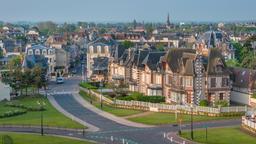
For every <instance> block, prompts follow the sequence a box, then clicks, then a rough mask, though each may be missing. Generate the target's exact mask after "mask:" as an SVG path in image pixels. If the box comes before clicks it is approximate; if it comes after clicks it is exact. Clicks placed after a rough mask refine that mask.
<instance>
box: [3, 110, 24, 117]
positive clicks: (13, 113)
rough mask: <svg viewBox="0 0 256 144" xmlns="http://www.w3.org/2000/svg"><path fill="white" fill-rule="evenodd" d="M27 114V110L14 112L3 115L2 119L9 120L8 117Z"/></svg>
mask: <svg viewBox="0 0 256 144" xmlns="http://www.w3.org/2000/svg"><path fill="white" fill-rule="evenodd" d="M25 113H27V111H26V110H14V111H7V112H5V113H3V114H1V115H0V118H7V117H12V116H17V115H22V114H25Z"/></svg>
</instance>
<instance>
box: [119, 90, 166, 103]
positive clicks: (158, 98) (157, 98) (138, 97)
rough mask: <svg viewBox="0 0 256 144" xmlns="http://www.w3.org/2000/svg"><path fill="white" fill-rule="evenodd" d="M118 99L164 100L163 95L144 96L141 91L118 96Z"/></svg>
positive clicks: (152, 101)
mask: <svg viewBox="0 0 256 144" xmlns="http://www.w3.org/2000/svg"><path fill="white" fill-rule="evenodd" d="M118 99H120V100H126V101H132V100H134V101H144V102H151V103H161V102H165V97H163V96H144V95H143V94H141V93H138V92H133V93H132V94H131V95H129V96H124V97H118Z"/></svg>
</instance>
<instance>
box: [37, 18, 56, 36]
mask: <svg viewBox="0 0 256 144" xmlns="http://www.w3.org/2000/svg"><path fill="white" fill-rule="evenodd" d="M37 26H38V29H39V32H40V33H41V34H42V35H49V34H53V33H54V32H55V31H56V29H57V25H56V24H55V23H54V22H51V21H47V22H40V23H38V24H37Z"/></svg>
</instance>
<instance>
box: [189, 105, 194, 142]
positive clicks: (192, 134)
mask: <svg viewBox="0 0 256 144" xmlns="http://www.w3.org/2000/svg"><path fill="white" fill-rule="evenodd" d="M190 109H191V112H190V120H191V121H190V122H191V139H192V140H193V139H194V133H193V105H191V107H190Z"/></svg>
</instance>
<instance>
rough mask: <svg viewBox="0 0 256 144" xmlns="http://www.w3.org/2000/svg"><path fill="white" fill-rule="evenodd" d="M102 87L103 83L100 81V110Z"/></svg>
mask: <svg viewBox="0 0 256 144" xmlns="http://www.w3.org/2000/svg"><path fill="white" fill-rule="evenodd" d="M102 86H103V83H102V81H100V108H101V109H102Z"/></svg>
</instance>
